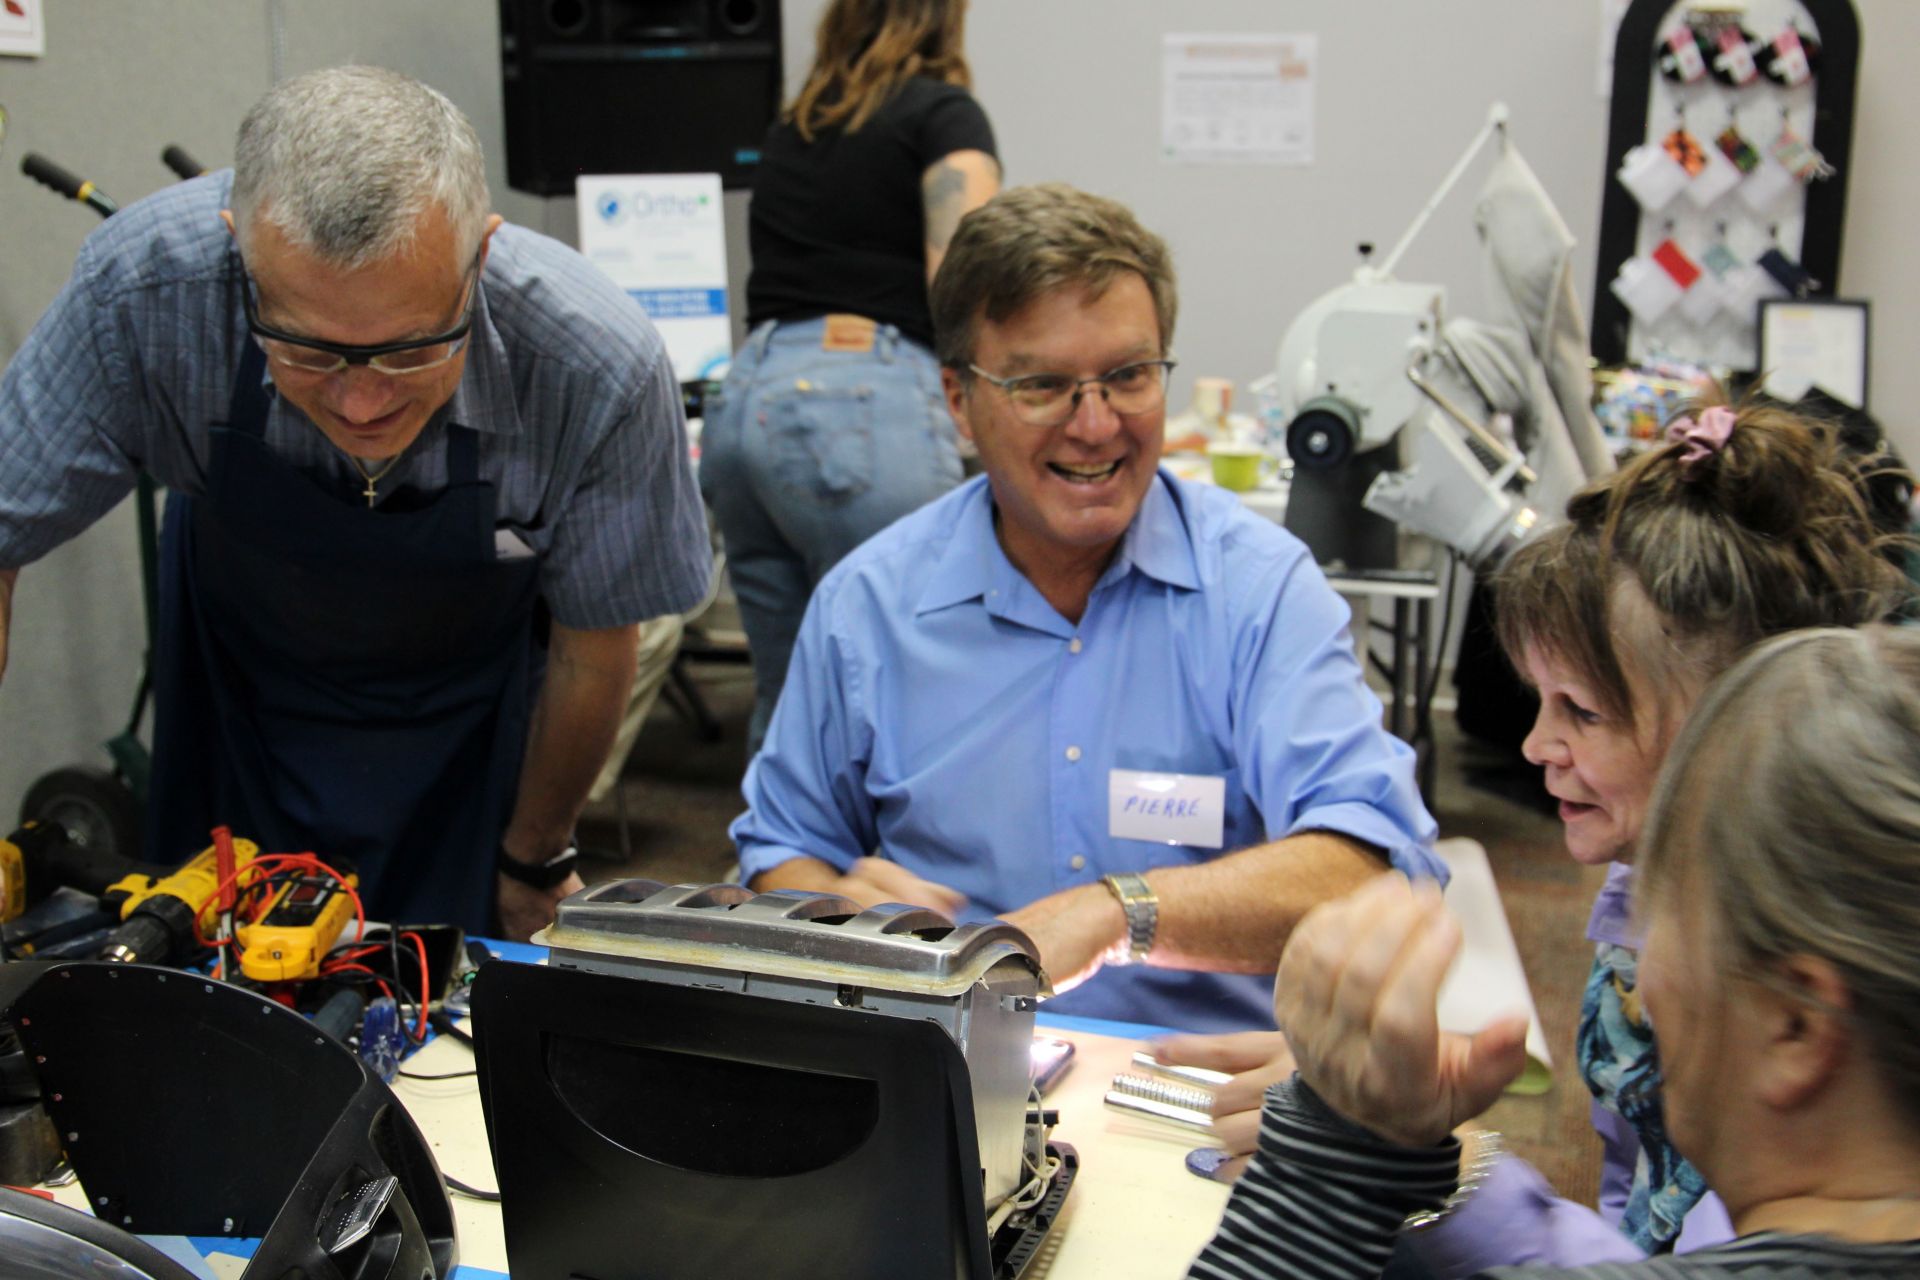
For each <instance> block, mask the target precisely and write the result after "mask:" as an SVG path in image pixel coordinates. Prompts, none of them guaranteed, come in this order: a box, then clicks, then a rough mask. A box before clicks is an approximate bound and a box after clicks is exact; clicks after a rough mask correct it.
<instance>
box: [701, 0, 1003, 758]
mask: <svg viewBox="0 0 1920 1280" xmlns="http://www.w3.org/2000/svg"><path fill="white" fill-rule="evenodd" d="M965 17H966V3H965V0H833V2H832V3H831V4H829V5H828V6H827V10H826V13H825V15H824V16H823V17H822V18H821V20H820V31H819V40H818V48H817V50H816V53H815V56H814V63H813V69H812V71H811V72H810V73H809V74H808V76H807V81H806V84H805V86H804V87H803V88H802V89H801V90H800V93H799V95H798V96H797V97H796V98H795V99H794V101H793V102H792V104H791V105H789V106H788V108H787V109H786V111H785V112H784V113H783V114H782V116H781V118H780V120H779V121H778V122H777V123H776V124H775V125H774V126H773V128H772V129H771V130H770V131H769V132H768V134H767V141H766V146H765V147H764V149H763V150H762V154H761V160H760V166H759V172H758V176H757V177H756V178H755V180H754V188H753V204H752V208H751V211H750V214H749V219H748V242H749V246H750V248H751V250H752V256H753V270H752V272H751V274H750V275H749V276H748V278H747V323H748V326H749V328H750V330H751V333H750V336H749V337H748V339H747V342H746V344H745V345H744V346H743V347H742V348H741V350H740V352H739V353H738V354H737V355H736V356H735V358H734V362H733V366H732V369H731V370H730V372H729V373H728V375H727V381H726V385H725V387H724V388H723V390H722V392H721V394H720V396H719V398H718V399H717V401H715V402H714V403H712V404H710V406H709V408H708V414H707V421H706V425H705V430H704V432H703V436H702V457H701V464H700V486H701V490H702V492H703V493H704V494H705V495H706V499H707V505H708V506H709V507H710V508H711V509H712V511H713V513H714V517H715V519H716V520H717V521H718V523H719V526H720V533H721V536H722V538H723V539H724V540H725V543H726V552H727V563H728V570H729V573H730V575H731V577H732V580H733V587H734V592H735V594H736V595H737V596H738V598H739V601H740V614H741V621H742V624H743V625H744V627H745V629H746V633H747V642H748V645H749V647H750V648H751V649H752V651H753V665H754V682H755V686H756V694H757V697H756V702H755V706H754V713H753V721H752V726H751V731H750V735H749V742H748V747H749V750H750V751H757V750H758V749H759V746H760V741H761V739H762V738H763V737H764V736H765V734H766V727H767V722H768V720H769V719H770V718H771V716H772V713H773V707H774V703H775V701H776V700H777V699H778V697H779V694H780V687H781V685H782V684H783V683H785V681H786V674H787V661H788V658H789V656H790V654H791V653H792V649H793V642H794V637H795V635H796V633H797V632H798V631H799V628H800V619H801V616H802V614H804V612H805V611H806V605H807V600H808V598H809V597H810V596H811V595H812V592H813V588H814V584H816V583H817V582H819V580H820V578H821V577H822V576H823V575H824V574H825V573H826V572H827V570H828V569H830V568H832V567H833V565H834V563H835V562H836V561H838V560H839V559H840V557H841V556H843V555H845V554H846V553H847V552H848V551H850V550H852V549H853V548H854V547H855V546H857V545H859V544H860V543H861V542H863V541H865V540H866V539H867V538H868V537H870V536H871V535H872V534H874V533H877V532H878V531H879V530H880V529H882V528H884V527H885V526H886V525H888V524H890V523H892V522H893V521H894V520H896V519H898V518H899V517H900V516H903V515H905V514H907V513H908V512H909V511H912V510H914V509H915V508H917V507H919V506H921V505H922V504H924V503H926V502H928V501H930V500H932V499H933V498H935V497H938V496H939V495H940V494H942V493H944V492H946V491H947V490H948V489H950V488H952V487H953V486H954V485H955V484H957V483H959V480H960V458H959V453H958V446H957V442H956V435H955V432H954V428H953V424H952V421H951V419H950V418H949V417H948V415H947V412H946V409H945V406H944V402H943V399H942V396H941V391H940V369H939V364H938V362H937V361H936V360H935V359H934V356H933V352H932V349H931V348H932V345H933V322H932V318H931V317H930V316H929V314H928V311H927V283H928V281H930V280H931V279H932V278H933V273H934V271H935V270H936V269H937V268H938V267H939V265H940V259H941V257H942V255H943V254H944V253H945V252H946V246H947V241H948V239H949V238H950V237H951V236H952V234H953V230H954V227H955V226H956V225H957V224H958V223H959V221H960V217H961V215H962V214H964V213H966V212H967V211H968V210H970V209H973V208H975V207H977V206H979V205H981V204H984V203H985V202H986V201H987V200H988V199H989V198H991V197H992V196H993V194H994V193H995V192H996V191H998V190H999V186H1000V165H999V161H998V160H997V159H996V158H995V152H994V142H993V129H992V126H991V125H989V124H988V122H987V117H986V113H985V112H984V111H982V110H981V109H980V105H979V104H978V103H977V102H975V101H974V99H973V96H972V94H971V93H969V92H968V88H969V86H970V84H971V83H972V76H971V73H970V72H969V71H968V69H967V61H966V56H965V53H964V52H963V49H962V43H963V41H962V31H963V27H964V23H965Z"/></svg>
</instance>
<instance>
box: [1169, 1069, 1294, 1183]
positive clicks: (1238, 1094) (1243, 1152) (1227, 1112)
mask: <svg viewBox="0 0 1920 1280" xmlns="http://www.w3.org/2000/svg"><path fill="white" fill-rule="evenodd" d="M1148 1047H1149V1048H1150V1049H1152V1051H1153V1056H1154V1058H1155V1059H1156V1060H1157V1061H1159V1062H1161V1063H1163V1064H1165V1065H1167V1066H1178V1067H1205V1068H1207V1069H1208V1070H1210V1071H1225V1072H1226V1073H1228V1074H1229V1075H1231V1076H1232V1077H1233V1078H1232V1079H1231V1080H1229V1081H1227V1082H1226V1083H1225V1084H1223V1085H1220V1086H1218V1087H1216V1088H1215V1089H1214V1091H1213V1135H1214V1138H1215V1139H1216V1140H1217V1141H1218V1142H1219V1144H1220V1149H1221V1150H1222V1151H1224V1152H1226V1153H1227V1154H1228V1155H1229V1156H1232V1157H1234V1159H1233V1160H1231V1161H1229V1162H1228V1163H1227V1164H1225V1165H1223V1166H1221V1168H1220V1169H1218V1170H1216V1171H1215V1173H1214V1175H1213V1176H1214V1177H1215V1178H1216V1179H1218V1180H1219V1181H1222V1182H1229V1181H1232V1180H1233V1179H1234V1178H1237V1177H1239V1176H1240V1171H1241V1170H1242V1169H1244V1168H1245V1167H1246V1163H1247V1157H1248V1156H1250V1155H1252V1154H1253V1149H1254V1147H1255V1146H1256V1145H1257V1144H1258V1142H1259V1139H1260V1108H1261V1107H1262V1106H1263V1105H1264V1103H1265V1099H1266V1093H1267V1089H1268V1087H1269V1086H1272V1085H1275V1084H1278V1083H1279V1082H1280V1081H1282V1080H1285V1079H1287V1078H1288V1077H1289V1076H1291V1075H1292V1074H1293V1050H1292V1048H1290V1047H1289V1046H1288V1044H1287V1038H1286V1036H1285V1035H1283V1034H1282V1033H1280V1032H1278V1031H1235V1032H1231V1033H1229V1034H1227V1035H1217V1036H1168V1037H1167V1038H1166V1039H1164V1040H1156V1041H1154V1042H1153V1044H1151V1045H1150V1046H1148Z"/></svg>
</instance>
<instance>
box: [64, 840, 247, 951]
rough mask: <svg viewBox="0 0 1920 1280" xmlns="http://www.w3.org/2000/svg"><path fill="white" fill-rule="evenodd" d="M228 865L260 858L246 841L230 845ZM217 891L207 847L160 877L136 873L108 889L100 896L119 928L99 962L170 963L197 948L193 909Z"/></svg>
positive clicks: (215, 859)
mask: <svg viewBox="0 0 1920 1280" xmlns="http://www.w3.org/2000/svg"><path fill="white" fill-rule="evenodd" d="M233 852H234V865H235V867H236V868H237V867H244V866H246V865H247V864H248V863H250V862H252V861H253V860H254V859H255V858H256V857H258V856H259V854H260V846H259V845H257V844H255V843H254V842H253V841H251V840H235V841H234V842H233ZM219 887H220V870H219V856H218V853H217V851H216V848H215V846H213V845H208V846H207V847H206V848H205V849H203V850H201V851H200V852H199V853H196V854H195V855H194V856H193V857H191V858H189V859H187V860H186V861H185V862H184V863H182V864H181V865H180V867H179V869H178V870H175V871H170V872H165V873H163V874H160V875H149V874H147V873H145V872H136V873H134V874H133V875H130V876H126V877H124V878H122V879H120V880H116V881H114V882H113V883H112V884H110V885H108V886H107V887H106V889H105V890H104V891H103V892H102V893H101V894H100V900H101V902H102V903H104V904H105V905H106V906H107V907H109V908H110V909H112V910H115V911H118V912H119V913H120V927H119V928H117V929H115V930H114V931H113V934H112V935H111V936H110V937H109V938H108V939H107V944H106V947H105V948H104V949H103V950H102V951H101V953H100V958H101V959H102V960H117V961H120V962H122V963H125V964H133V963H145V964H171V963H174V962H177V961H179V960H182V959H185V958H186V957H187V956H189V955H192V954H193V953H194V952H195V951H196V950H198V949H199V945H200V944H199V943H198V942H197V941H195V938H194V914H195V908H197V907H199V906H200V905H201V904H202V903H205V902H208V901H209V900H210V899H212V897H213V896H214V892H215V890H217V889H218V888H219Z"/></svg>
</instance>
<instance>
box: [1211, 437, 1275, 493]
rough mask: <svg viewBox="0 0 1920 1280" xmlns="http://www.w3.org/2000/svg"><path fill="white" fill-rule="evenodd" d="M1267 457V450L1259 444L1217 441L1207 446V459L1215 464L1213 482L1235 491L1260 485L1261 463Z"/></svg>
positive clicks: (1243, 490)
mask: <svg viewBox="0 0 1920 1280" xmlns="http://www.w3.org/2000/svg"><path fill="white" fill-rule="evenodd" d="M1266 457H1267V455H1266V451H1265V450H1263V449H1261V448H1260V447H1259V446H1257V445H1251V444H1233V443H1230V442H1228V441H1215V442H1214V443H1213V444H1210V445H1208V446H1207V460H1208V461H1209V462H1211V463H1212V464H1213V482H1214V483H1215V484H1217V485H1219V486H1220V487H1221V488H1222V489H1231V490H1233V491H1234V492H1235V493H1246V492H1247V491H1248V490H1250V489H1257V488H1259V487H1260V464H1261V463H1263V462H1265V461H1266Z"/></svg>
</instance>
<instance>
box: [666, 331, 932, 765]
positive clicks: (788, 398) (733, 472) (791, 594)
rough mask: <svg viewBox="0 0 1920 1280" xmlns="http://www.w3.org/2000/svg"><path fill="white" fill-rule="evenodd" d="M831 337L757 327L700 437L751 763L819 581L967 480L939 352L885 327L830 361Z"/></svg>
mask: <svg viewBox="0 0 1920 1280" xmlns="http://www.w3.org/2000/svg"><path fill="white" fill-rule="evenodd" d="M825 331H826V321H825V320H824V319H814V320H801V321H795V322H790V323H789V322H781V321H771V322H768V323H766V324H763V325H761V326H760V327H759V328H757V329H755V330H754V331H753V333H752V334H751V335H750V336H749V337H748V339H747V341H746V344H745V345H744V346H743V347H741V349H740V352H739V354H738V355H736V356H735V357H734V361H733V366H732V368H731V369H730V370H729V372H728V374H727V380H726V384H725V386H724V387H722V389H721V392H720V397H719V399H718V401H717V402H709V404H708V406H707V415H706V422H705V424H704V426H703V428H702V430H701V434H700V492H701V494H702V495H703V496H704V497H705V498H706V500H707V508H708V510H710V511H712V512H713V516H714V520H715V522H716V523H718V524H719V526H720V536H721V539H722V540H723V541H724V542H725V544H726V552H727V573H728V576H729V577H730V578H731V579H732V582H733V591H734V595H735V596H736V597H737V598H738V599H739V602H740V621H741V625H742V627H743V628H744V629H745V630H746V633H747V646H748V648H749V649H751V650H752V652H753V673H754V695H755V696H754V708H753V719H752V721H751V723H750V725H749V727H748V737H747V750H748V754H749V755H751V754H753V753H754V752H757V751H759V749H760V743H761V741H762V740H763V739H764V738H765V737H766V732H767V724H768V722H769V721H770V720H771V719H772V718H773V708H774V704H775V703H776V702H777V701H778V700H779V698H780V689H781V686H782V685H784V684H785V683H786V680H787V664H788V661H789V660H790V659H791V657H792V655H793V644H794V640H795V638H796V637H797V636H798V635H799V631H800V620H801V618H802V616H803V615H804V614H805V613H806V609H807V601H808V599H809V598H811V597H812V595H813V588H814V586H815V584H816V583H818V582H819V581H820V579H821V578H822V577H824V576H825V575H826V572H827V570H829V569H831V568H832V567H833V566H834V565H835V564H836V563H837V562H838V561H839V559H840V557H842V556H844V555H846V554H847V552H849V551H851V550H853V549H854V548H855V547H857V546H859V545H860V544H861V543H862V542H864V541H866V540H867V539H868V538H870V537H872V536H873V535H874V534H876V533H878V532H879V531H880V530H881V529H884V528H885V527H886V526H887V525H889V524H892V523H893V522H894V521H895V520H897V519H899V518H900V517H901V516H903V515H906V514H907V513H908V512H910V511H913V510H915V509H916V508H918V507H921V506H923V505H925V504H926V503H928V502H930V501H932V500H933V499H935V498H937V497H939V496H940V495H941V494H943V493H945V492H946V491H947V490H949V489H951V488H953V487H954V486H955V485H957V484H959V483H960V455H959V451H958V447H957V443H956V435H955V431H954V426H953V419H952V417H951V416H950V415H949V414H948V413H947V409H946V403H945V398H944V397H943V396H942V394H941V391H940V366H939V362H938V361H936V360H935V359H934V357H933V354H932V353H931V352H929V351H928V350H927V349H926V348H925V347H922V346H920V345H919V344H918V343H915V342H913V341H911V340H909V339H907V338H904V337H902V336H901V335H900V332H899V330H897V329H895V328H893V327H892V326H891V325H882V326H880V327H879V329H878V331H877V332H876V333H875V335H874V343H873V349H872V350H871V351H860V352H848V351H823V350H821V340H822V337H823V335H824V333H825Z"/></svg>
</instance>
